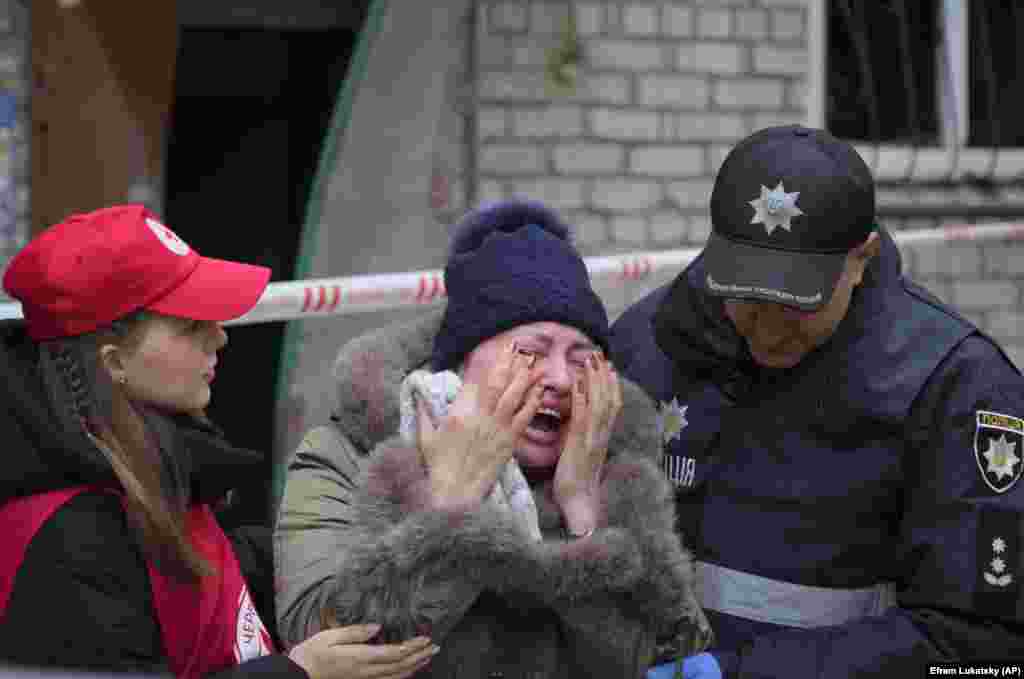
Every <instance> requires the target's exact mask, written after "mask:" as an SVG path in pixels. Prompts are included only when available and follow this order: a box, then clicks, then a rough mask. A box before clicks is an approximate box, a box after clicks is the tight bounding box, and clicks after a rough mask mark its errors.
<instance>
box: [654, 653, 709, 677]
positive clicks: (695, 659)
mask: <svg viewBox="0 0 1024 679" xmlns="http://www.w3.org/2000/svg"><path fill="white" fill-rule="evenodd" d="M679 669H680V668H679V662H678V661H677V662H670V663H665V664H664V665H656V666H655V667H652V668H651V669H649V670H647V679H722V668H721V667H719V666H718V661H717V660H715V656H713V655H711V654H710V653H698V654H697V655H691V656H690V657H689V658H685V659H684V660H683V667H682V673H681V674H676V672H678V671H679Z"/></svg>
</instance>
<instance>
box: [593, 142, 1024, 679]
mask: <svg viewBox="0 0 1024 679" xmlns="http://www.w3.org/2000/svg"><path fill="white" fill-rule="evenodd" d="M710 207H711V220H712V227H713V228H712V233H711V236H710V238H709V240H708V242H707V245H706V247H705V248H704V250H703V252H702V253H701V254H700V256H698V257H697V258H696V259H695V260H694V261H693V263H692V264H691V265H690V266H688V267H687V268H686V270H685V271H683V272H682V273H681V274H680V275H679V276H678V277H677V278H676V279H675V280H674V281H672V282H671V283H669V284H668V285H666V286H664V287H661V288H659V289H657V290H655V291H654V292H652V293H651V294H650V295H648V296H647V297H646V298H644V299H642V300H641V301H639V302H638V303H637V304H636V305H634V306H633V307H631V308H630V309H628V310H627V311H626V313H625V314H623V316H622V317H621V318H620V319H619V320H618V321H617V322H616V323H615V326H614V328H613V340H612V342H613V347H612V350H613V356H614V360H615V363H616V364H617V365H618V366H619V368H620V370H621V371H622V372H623V373H624V374H625V375H626V376H628V377H629V378H631V379H632V380H634V381H636V382H638V383H639V384H640V385H641V386H643V387H644V388H645V389H646V390H647V392H648V393H649V394H650V395H651V396H652V397H653V398H654V399H656V400H657V401H658V402H659V404H660V410H661V423H662V440H663V443H664V450H665V456H664V469H665V472H666V474H668V476H669V477H670V479H671V480H672V481H673V483H674V484H675V486H676V490H677V498H678V510H679V511H678V514H679V529H680V533H681V535H682V537H683V539H684V541H685V542H686V543H687V545H688V546H690V547H691V548H692V549H693V551H694V554H695V557H696V559H697V562H698V575H699V577H700V581H701V588H702V594H701V596H702V603H703V605H704V607H705V609H706V611H707V615H708V619H709V621H710V622H711V625H712V628H713V630H714V633H715V637H716V639H717V641H716V645H715V646H714V647H713V648H712V649H711V651H710V652H709V653H705V654H701V655H699V656H695V657H693V658H690V659H688V660H687V661H686V662H685V663H684V664H683V667H682V669H683V674H684V675H685V676H686V677H687V678H688V679H708V678H711V677H725V678H726V679H730V678H732V677H786V678H787V679H805V678H806V679H810V678H811V677H815V678H817V677H828V678H829V679H839V678H842V677H854V676H856V677H896V676H924V674H925V673H926V670H927V664H928V663H929V662H930V661H932V662H934V661H938V660H970V659H985V660H1000V659H1012V658H1017V659H1020V658H1022V657H1024V626H1022V625H1024V589H1022V588H1021V583H1020V581H1021V578H1024V555H1022V548H1024V538H1022V533H1024V484H1020V483H1018V482H1019V480H1020V477H1021V472H1022V469H1024V462H1022V458H1024V378H1022V376H1021V374H1020V372H1019V371H1018V370H1017V369H1015V368H1014V366H1013V365H1012V364H1011V362H1010V361H1009V360H1008V359H1007V357H1006V356H1005V355H1004V354H1003V352H1002V350H1001V349H1000V348H999V346H997V345H996V343H995V342H994V341H993V340H991V339H990V338H989V337H987V336H985V335H984V334H983V333H982V332H981V331H979V330H978V329H977V328H976V327H975V326H973V325H972V324H971V323H970V322H968V321H967V320H965V319H963V318H962V317H961V316H959V315H958V314H957V313H956V312H955V311H953V310H952V309H950V308H949V307H947V306H945V305H943V304H942V303H941V302H939V301H938V300H937V299H935V298H934V297H933V296H932V295H930V294H929V293H928V292H926V291H925V290H924V289H922V288H920V287H918V286H917V285H915V284H914V283H911V282H910V281H908V280H906V279H905V278H903V276H902V275H901V261H900V255H899V252H898V251H897V249H896V246H895V244H894V242H893V240H892V238H891V236H890V235H889V234H888V233H887V232H886V230H885V229H883V228H882V227H881V226H879V225H878V224H877V223H876V222H875V188H874V182H873V180H872V177H871V173H870V171H869V169H868V168H867V166H866V165H865V163H864V161H863V160H862V159H861V158H860V156H859V155H858V154H857V152H856V151H855V150H854V149H853V148H852V147H851V146H850V145H848V144H846V143H845V142H842V141H840V140H838V139H836V138H834V137H832V136H831V135H829V134H827V133H826V132H824V131H822V130H815V129H808V128H804V127H799V126H784V127H774V128H769V129H765V130H761V131H759V132H756V133H755V134H753V135H751V136H750V137H748V138H746V139H744V140H743V141H741V142H740V143H739V144H738V145H737V146H736V147H735V148H734V149H733V150H732V151H731V152H730V153H729V155H728V156H727V158H726V159H725V162H724V163H723V165H722V168H721V170H720V172H719V174H718V176H717V178H716V181H715V185H714V189H713V192H712V196H711V206H710ZM672 671H673V668H670V667H661V668H655V669H654V670H652V671H651V672H650V674H649V676H652V677H655V676H663V675H664V676H673V674H672Z"/></svg>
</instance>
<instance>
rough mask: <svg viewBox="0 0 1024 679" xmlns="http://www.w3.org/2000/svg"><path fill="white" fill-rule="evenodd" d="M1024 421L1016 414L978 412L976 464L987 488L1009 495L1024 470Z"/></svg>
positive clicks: (975, 446) (975, 440)
mask: <svg viewBox="0 0 1024 679" xmlns="http://www.w3.org/2000/svg"><path fill="white" fill-rule="evenodd" d="M1022 455H1024V420H1022V419H1021V418H1019V417H1013V416H1012V415H1004V414H1002V413H993V412H989V411H986V410H979V411H978V412H977V426H976V428H975V430H974V461H975V462H977V463H978V471H980V472H981V478H982V479H983V480H984V481H985V485H987V486H988V487H989V488H991V489H992V490H993V491H995V492H996V493H1005V492H1006V491H1008V490H1010V488H1012V487H1013V485H1014V484H1015V483H1017V481H1019V480H1020V477H1021V472H1022V471H1024V461H1022V459H1021V456H1022Z"/></svg>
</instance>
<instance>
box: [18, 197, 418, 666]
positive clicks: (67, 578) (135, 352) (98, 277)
mask: <svg viewBox="0 0 1024 679" xmlns="http://www.w3.org/2000/svg"><path fill="white" fill-rule="evenodd" d="M269 276H270V271H269V269H266V268H265V267H257V266H250V265H247V264H241V263H236V262H228V261H223V260H217V259H210V258H206V257H201V256H200V255H199V254H198V253H196V252H195V251H194V250H192V249H191V248H190V247H189V246H188V245H187V244H186V243H185V242H183V241H182V240H181V239H180V238H178V236H176V235H175V234H174V232H173V231H171V230H170V229H168V228H167V227H166V226H164V225H163V224H162V223H160V221H159V220H158V219H157V218H156V217H155V216H154V215H153V214H152V213H150V212H148V211H147V210H146V209H145V208H144V207H142V206H117V207H111V208H106V209H102V210H97V211H95V212H91V213H88V214H82V215H75V216H72V217H70V218H69V219H67V220H65V221H64V222H61V223H60V224H57V225H55V226H53V227H51V228H50V229H48V230H46V231H44V232H43V233H41V234H40V235H39V236H38V237H36V238H35V239H34V240H33V241H32V242H31V243H29V244H28V245H27V246H26V247H25V248H24V249H22V250H21V252H19V253H18V254H17V255H16V256H15V257H14V259H13V260H12V261H11V263H10V266H9V267H8V269H7V271H6V273H5V275H4V278H3V285H4V288H5V289H6V290H7V292H8V293H9V294H10V295H11V296H12V297H15V298H17V299H18V300H20V301H21V303H22V308H23V312H24V317H25V320H24V321H20V320H19V321H10V322H6V323H5V324H4V325H3V326H0V374H2V375H3V379H2V380H0V384H3V389H5V390H6V393H5V394H4V395H3V398H4V402H5V408H4V409H3V411H2V412H3V414H2V415H0V432H2V434H0V436H2V439H3V441H4V444H5V446H4V463H5V464H4V467H3V469H4V471H3V472H2V473H0V530H2V531H3V533H4V549H3V550H2V551H0V658H2V659H3V661H5V662H7V663H9V664H12V665H22V666H53V667H64V668H68V667H74V668H80V669H89V670H108V671H130V672H137V673H152V672H161V673H166V672H168V671H169V672H172V673H173V674H175V675H177V676H182V677H201V676H206V675H209V674H213V673H220V672H232V673H239V674H273V675H281V676H293V677H304V676H308V677H311V678H312V679H320V678H321V677H323V678H327V677H337V678H339V679H345V678H349V677H352V678H355V677H386V678H394V679H397V678H399V677H408V676H411V675H412V674H414V673H415V672H416V671H418V670H419V669H422V668H423V667H425V666H426V664H427V663H429V661H430V658H431V657H432V656H433V653H434V652H435V651H436V648H435V647H434V646H433V645H432V644H431V642H430V640H429V639H426V638H419V637H418V638H415V639H411V640H409V641H406V642H404V643H396V644H373V643H372V639H373V637H374V635H375V634H376V632H377V629H376V628H375V627H374V626H371V625H360V626H351V627H342V628H338V629H332V630H328V631H325V632H323V633H321V634H318V635H316V636H314V637H311V638H310V639H308V640H306V641H304V642H303V643H301V644H297V645H296V646H294V647H293V648H292V649H291V651H290V652H289V653H288V654H287V655H284V654H275V651H274V641H273V638H272V636H271V635H270V634H269V633H268V631H267V628H266V627H265V626H264V624H263V622H262V621H263V620H267V621H270V622H273V611H272V599H273V592H272V589H273V586H272V584H270V583H271V582H272V578H271V573H272V569H271V568H270V566H269V564H270V557H269V554H268V553H267V551H261V547H260V541H259V540H257V539H256V538H257V537H258V532H257V531H249V532H248V533H243V532H242V531H237V532H233V534H232V537H231V538H228V537H227V535H226V534H225V532H224V531H223V530H222V528H221V526H220V525H219V524H218V522H217V517H216V516H215V514H214V512H213V509H212V508H213V507H214V506H217V505H218V504H219V503H220V502H221V501H222V500H223V499H224V498H225V497H226V495H227V492H228V491H229V490H230V489H231V488H232V487H234V486H236V485H237V484H238V483H239V481H240V480H242V479H245V478H246V475H251V474H255V473H258V470H259V468H260V464H261V455H259V454H258V453H255V452H253V451H248V450H242V449H238V448H234V447H232V446H231V445H230V444H228V443H227V442H226V441H225V440H224V438H223V437H222V436H221V434H220V432H219V431H218V430H217V429H216V428H215V427H214V426H213V425H212V424H211V423H210V422H209V421H208V420H207V419H206V417H205V415H204V409H205V408H206V406H207V404H208V403H209V401H210V383H211V382H212V380H213V377H214V373H215V369H216V364H217V352H218V351H219V350H220V349H221V348H223V346H224V345H225V343H226V342H227V335H226V334H225V333H224V330H223V328H222V327H221V325H220V322H222V321H226V320H229V319H232V318H236V317H238V316H241V315H242V314H244V313H246V312H247V311H248V310H249V309H251V308H252V307H253V306H254V305H255V304H256V302H257V300H258V299H259V297H260V295H261V294H262V293H263V290H264V289H265V288H266V285H267V281H268V279H269ZM264 535H265V536H266V537H267V542H266V544H267V545H268V549H269V533H268V532H264ZM261 556H262V557H263V558H262V559H260V557H261ZM261 562H262V563H261ZM246 575H248V576H250V578H252V579H251V580H250V581H251V582H252V583H253V585H254V589H253V591H252V592H250V590H249V588H248V586H247V584H246V577H245V576H246ZM253 576H258V579H256V578H253ZM263 581H266V583H264V582H263ZM262 584H266V586H264V587H261V586H260V585H262ZM264 604H266V605H264ZM260 608H262V609H263V610H262V615H261V613H260V612H257V611H258V609H260Z"/></svg>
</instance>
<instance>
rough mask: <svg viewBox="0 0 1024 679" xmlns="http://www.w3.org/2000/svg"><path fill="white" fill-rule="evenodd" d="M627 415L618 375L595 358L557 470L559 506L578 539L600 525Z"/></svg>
mask: <svg viewBox="0 0 1024 679" xmlns="http://www.w3.org/2000/svg"><path fill="white" fill-rule="evenodd" d="M621 409H622V388H621V386H620V385H619V378H618V376H617V375H616V373H615V369H614V368H613V367H612V365H611V363H609V362H608V361H607V360H606V359H605V358H604V356H603V355H602V354H601V353H600V352H594V353H593V354H592V355H591V357H590V358H589V359H588V360H587V361H586V365H585V367H584V369H583V374H582V375H580V377H579V378H578V380H577V382H576V385H575V387H574V388H573V393H572V417H571V419H570V420H569V430H568V432H567V433H566V437H565V447H564V448H563V449H562V455H561V457H560V458H559V460H558V466H557V467H556V469H555V481H554V495H555V500H556V502H557V503H558V506H559V508H561V510H562V516H563V518H564V519H565V522H566V525H567V526H568V528H569V530H570V531H572V532H573V533H575V534H577V535H583V534H585V533H587V532H589V531H591V530H593V529H594V528H595V526H596V525H597V502H598V486H599V485H600V481H601V469H602V468H603V467H604V463H605V460H606V459H607V458H608V443H609V441H610V440H611V435H612V428H613V427H614V425H615V420H616V419H617V418H618V415H619V410H621Z"/></svg>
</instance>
